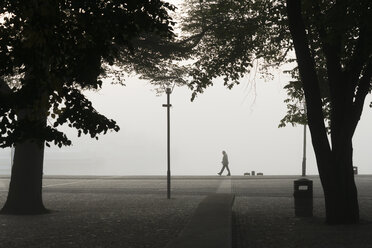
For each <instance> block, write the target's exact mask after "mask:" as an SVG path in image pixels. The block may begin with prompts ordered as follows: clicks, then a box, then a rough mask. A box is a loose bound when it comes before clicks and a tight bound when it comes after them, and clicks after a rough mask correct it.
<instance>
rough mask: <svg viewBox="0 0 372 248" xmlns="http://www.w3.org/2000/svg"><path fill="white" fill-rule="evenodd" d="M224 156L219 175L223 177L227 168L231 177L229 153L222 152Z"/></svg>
mask: <svg viewBox="0 0 372 248" xmlns="http://www.w3.org/2000/svg"><path fill="white" fill-rule="evenodd" d="M222 154H223V157H222V169H221V171H220V172H219V173H217V174H218V175H220V176H221V174H222V172H223V171H224V170H225V168H226V170H227V171H228V174H227V176H230V175H231V174H230V169H229V158H228V157H227V153H226V152H225V151H222Z"/></svg>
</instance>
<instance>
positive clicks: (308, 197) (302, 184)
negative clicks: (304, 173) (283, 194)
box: [293, 178, 313, 217]
mask: <svg viewBox="0 0 372 248" xmlns="http://www.w3.org/2000/svg"><path fill="white" fill-rule="evenodd" d="M293 197H294V205H295V216H296V217H311V216H313V181H311V180H309V179H306V178H301V179H298V180H295V181H294V193H293Z"/></svg>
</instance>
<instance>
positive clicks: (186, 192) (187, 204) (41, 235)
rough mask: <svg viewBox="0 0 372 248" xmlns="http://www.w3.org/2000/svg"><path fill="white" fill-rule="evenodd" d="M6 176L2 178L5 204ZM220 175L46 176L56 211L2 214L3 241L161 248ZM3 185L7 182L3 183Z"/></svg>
mask: <svg viewBox="0 0 372 248" xmlns="http://www.w3.org/2000/svg"><path fill="white" fill-rule="evenodd" d="M7 183H8V181H7V179H0V190H1V191H0V204H1V205H3V204H4V202H5V199H6V192H7V189H6V187H7ZM218 185H219V179H218V178H216V179H208V180H204V179H203V178H202V179H198V180H196V179H174V180H173V181H172V199H171V200H167V199H166V180H165V178H137V179H136V178H134V179H133V178H88V179H87V178H60V179H58V178H54V179H45V180H44V190H43V191H44V194H43V198H44V203H45V205H46V207H47V208H48V209H51V210H53V211H52V213H51V214H45V215H36V216H8V215H0V247H4V248H5V247H6V248H8V247H9V248H12V247H17V248H18V247H27V248H36V247H37V248H42V247H48V248H49V247H67V248H70V247H89V248H91V247H92V248H94V247H129V248H132V247H133V248H140V247H141V248H144V247H151V248H161V247H164V246H165V245H166V244H167V243H168V242H169V241H170V240H171V239H173V238H174V237H175V236H176V235H178V233H179V232H180V231H181V230H182V228H183V227H184V225H185V224H186V222H187V221H188V219H189V216H190V215H192V214H193V211H194V210H195V208H196V207H197V205H198V204H199V202H200V201H201V200H202V199H203V198H204V197H205V196H206V195H207V194H209V193H214V192H215V191H216V188H217V187H218ZM1 187H2V188H1Z"/></svg>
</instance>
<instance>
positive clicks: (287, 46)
mask: <svg viewBox="0 0 372 248" xmlns="http://www.w3.org/2000/svg"><path fill="white" fill-rule="evenodd" d="M183 13H185V14H184V15H183V18H182V25H181V26H182V28H183V31H184V32H186V33H187V34H188V37H187V38H185V43H189V49H190V53H189V58H190V59H191V61H192V63H190V64H189V65H188V67H187V72H186V73H185V74H184V75H185V79H186V80H188V85H189V87H190V88H191V89H192V90H193V97H192V98H195V96H196V95H197V94H198V93H202V92H203V90H204V89H205V88H207V87H208V86H211V85H213V79H215V78H217V77H222V78H223V79H224V84H225V85H226V86H227V87H228V88H231V87H233V85H235V84H238V83H239V79H240V78H241V77H242V76H243V75H244V74H246V73H249V71H250V69H251V68H252V64H253V62H254V61H255V60H258V61H259V62H260V64H261V72H262V73H263V74H264V75H265V74H270V70H271V69H272V68H276V67H277V66H279V65H281V64H284V63H287V62H290V61H292V60H293V59H294V56H293V52H291V51H294V53H295V59H296V62H297V67H296V68H293V69H294V70H295V71H294V73H297V77H295V78H294V79H295V81H298V82H299V83H296V82H294V81H293V82H289V84H288V85H287V86H286V89H287V90H288V91H289V94H290V95H289V97H290V98H289V99H294V100H296V98H298V97H299V98H304V99H305V101H306V119H307V122H308V124H309V128H310V132H311V136H312V142H313V147H314V151H315V154H316V159H317V165H318V170H319V175H320V178H321V182H322V185H323V190H324V193H325V203H326V213H327V221H328V223H333V224H335V223H355V222H358V220H359V211H358V200H357V190H356V187H355V182H354V176H353V162H352V160H353V159H352V137H353V134H354V131H355V128H356V127H357V124H358V121H359V119H360V115H361V113H362V110H363V105H364V101H365V97H366V95H367V94H368V93H370V88H371V78H372V43H371V42H370V40H371V38H372V2H371V1H369V0H358V1H353V0H338V1H324V0H302V1H301V0H286V1H277V0H274V1H273V0H261V1H254V0H248V1H247V0H244V1H243V0H231V1H223V0H187V1H186V4H185V10H184V12H183ZM296 70H297V72H296ZM298 100H301V101H302V99H298ZM290 101H291V100H289V102H288V103H290ZM290 105H291V103H290ZM292 107H293V105H292ZM292 110H293V112H289V114H290V117H291V118H289V119H284V120H283V122H282V124H284V123H285V122H290V123H291V122H292V123H295V122H299V121H300V122H302V121H304V115H303V114H304V112H303V111H302V117H301V116H295V115H296V114H301V112H300V113H299V112H298V111H299V110H300V109H299V108H298V107H296V106H294V109H292ZM292 110H291V109H290V111H292ZM293 117H295V118H294V119H293ZM326 118H328V119H329V124H328V125H329V129H328V131H329V133H330V140H329V139H328V136H327V128H326V125H325V122H324V120H325V119H326Z"/></svg>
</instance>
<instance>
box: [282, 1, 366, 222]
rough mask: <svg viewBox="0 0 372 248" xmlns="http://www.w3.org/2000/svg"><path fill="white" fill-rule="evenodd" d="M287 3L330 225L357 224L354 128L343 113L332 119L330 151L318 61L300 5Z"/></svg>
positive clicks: (298, 3)
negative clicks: (320, 88)
mask: <svg viewBox="0 0 372 248" xmlns="http://www.w3.org/2000/svg"><path fill="white" fill-rule="evenodd" d="M286 2H287V12H288V20H289V29H290V32H291V35H292V39H293V44H294V48H295V52H296V57H297V63H298V68H299V72H300V77H301V81H302V83H303V87H304V92H305V98H306V105H307V117H308V124H309V129H310V132H311V138H312V143H313V148H314V152H315V156H316V161H317V166H318V171H319V176H320V180H321V183H322V186H323V190H324V196H325V206H326V220H327V223H329V224H352V223H357V222H359V206H358V198H357V189H356V186H355V181H354V173H353V156H352V153H353V148H352V134H353V132H354V130H353V127H352V126H353V125H350V123H343V121H346V120H347V118H346V119H345V118H340V117H341V116H339V114H340V113H341V114H342V111H338V112H337V113H333V114H336V115H337V116H336V117H337V118H333V119H338V123H336V126H335V123H334V122H333V123H332V127H331V129H332V130H331V132H332V148H331V147H330V144H329V141H328V138H327V134H326V130H325V125H324V117H323V113H322V103H321V96H320V91H319V81H318V78H317V73H316V68H315V61H314V57H313V56H312V55H311V53H310V49H309V45H308V40H307V35H306V27H305V24H304V21H303V18H302V13H301V1H299V0H287V1H286ZM341 110H342V109H341ZM332 111H334V109H332ZM349 113H351V112H349ZM342 116H344V115H342ZM349 118H351V117H350V116H349ZM332 121H333V120H332Z"/></svg>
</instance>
